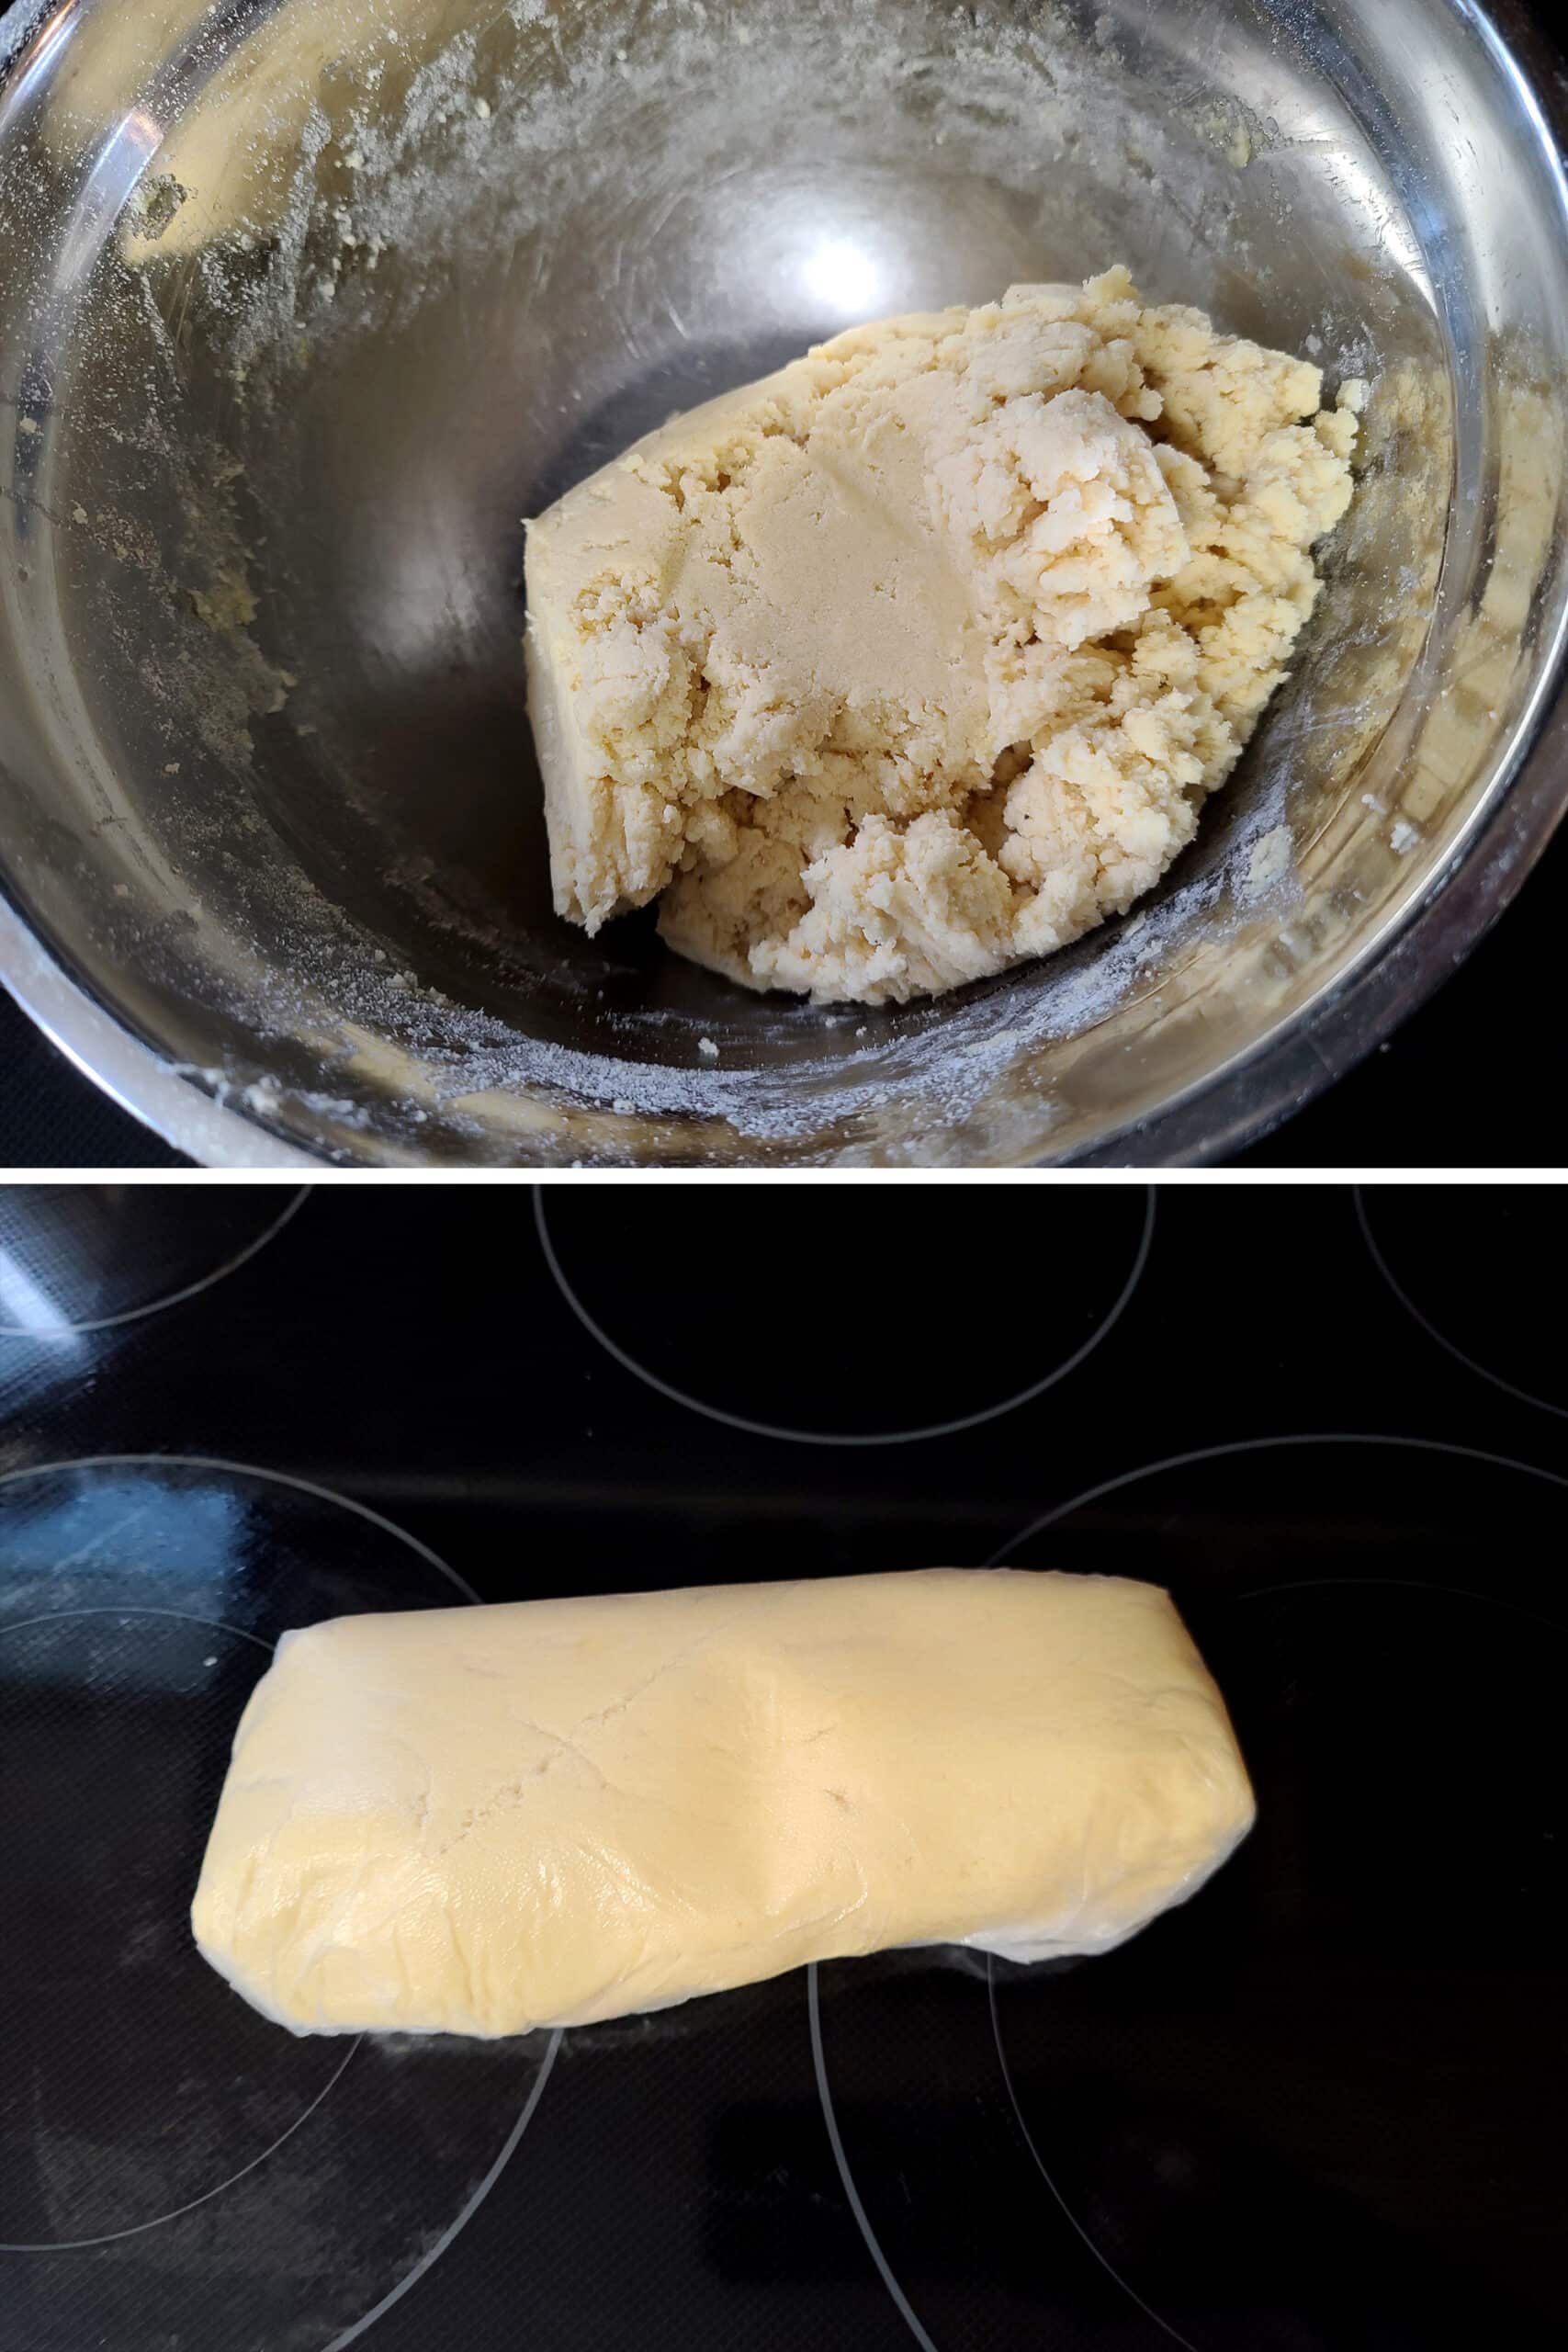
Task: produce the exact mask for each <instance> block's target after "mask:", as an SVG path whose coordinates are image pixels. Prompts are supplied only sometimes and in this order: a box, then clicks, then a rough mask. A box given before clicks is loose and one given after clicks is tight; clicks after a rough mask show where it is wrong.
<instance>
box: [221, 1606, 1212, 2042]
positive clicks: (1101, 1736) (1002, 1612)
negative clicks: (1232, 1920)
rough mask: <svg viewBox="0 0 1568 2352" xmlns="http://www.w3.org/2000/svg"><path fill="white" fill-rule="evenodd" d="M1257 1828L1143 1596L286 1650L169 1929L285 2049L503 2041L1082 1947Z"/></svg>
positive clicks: (331, 1637) (378, 1625) (237, 1745)
mask: <svg viewBox="0 0 1568 2352" xmlns="http://www.w3.org/2000/svg"><path fill="white" fill-rule="evenodd" d="M1251 1819H1252V1795H1251V1791H1250V1789H1249V1787H1248V1785H1247V1773H1246V1770H1245V1769H1244V1767H1243V1765H1242V1761H1241V1758H1240V1757H1239V1755H1238V1754H1237V1751H1236V1746H1235V1738H1234V1736H1233V1734H1232V1732H1231V1728H1230V1724H1229V1722H1228V1721H1227V1719H1226V1715H1225V1711H1224V1703H1223V1702H1222V1701H1221V1699H1220V1695H1219V1693H1218V1691H1216V1690H1215V1688H1214V1686H1213V1682H1212V1681H1211V1680H1210V1679H1209V1677H1208V1675H1207V1673H1206V1672H1205V1671H1204V1668H1203V1665H1202V1661H1201V1659H1200V1657H1199V1656H1198V1654H1197V1652H1196V1650H1195V1649H1194V1648H1193V1646H1192V1643H1191V1641H1190V1638H1189V1636H1188V1634H1187V1633H1186V1631H1185V1629H1184V1628H1183V1626H1182V1623H1181V1621H1180V1619H1179V1616H1178V1615H1177V1613H1176V1611H1175V1609H1174V1607H1173V1606H1172V1604H1171V1602H1170V1600H1169V1598H1168V1595H1166V1594H1165V1593H1163V1592H1161V1591H1159V1590H1157V1589H1156V1588H1155V1587H1154V1586H1152V1585H1144V1584H1134V1583H1129V1582H1127V1581H1126V1580H1124V1579H1122V1578H1118V1577H1075V1576H1053V1575H1032V1574H1028V1573H1024V1572H1018V1571H1012V1570H1007V1569H1000V1570H986V1569H954V1568H936V1569H927V1570H924V1571H920V1572H918V1573H916V1574H912V1575H889V1576H863V1577H832V1578H825V1579H822V1580H819V1581H809V1582H804V1583H792V1584H773V1585H737V1586H715V1587H709V1588H706V1589H699V1590H693V1591H685V1592H657V1593H639V1594H633V1595H623V1596H620V1597H616V1598H611V1599H594V1600H549V1601H529V1602H523V1603H518V1604H515V1605H511V1606H504V1607H498V1608H486V1609H456V1610H441V1611H427V1612H423V1613H416V1614H412V1615H402V1616H369V1617H346V1618H339V1619H336V1620H334V1621H333V1622H332V1623H327V1624H323V1625H313V1626H311V1627H310V1628H308V1629H307V1630H306V1631H304V1632H301V1633H295V1634H286V1635H285V1637H284V1639H283V1640H282V1642H280V1643H279V1645H278V1648H277V1655H276V1660H275V1662H274V1664H273V1666H272V1668H271V1669H270V1671H269V1672H268V1673H267V1674H266V1675H265V1677H264V1678H263V1679H262V1681H261V1682H260V1684H259V1685H258V1686H257V1688H256V1690H255V1691H254V1693H253V1695H252V1698H251V1701H250V1703H249V1705H248V1706H247V1708H246V1710H245V1713H244V1715H243V1720H242V1722H241V1724H240V1728H239V1733H238V1736H236V1739H235V1742H234V1754H233V1760H232V1763H231V1767H230V1771H229V1777H228V1779H227V1781H226V1782H225V1783H224V1788H223V1793H222V1798H221V1801H220V1804H219V1808H218V1815H217V1819H216V1822H215V1823H214V1826H213V1829H212V1835H211V1838H210V1841H209V1846H208V1849H207V1857H206V1860H205V1862H204V1864H203V1866H202V1872H201V1880H200V1884H199V1885H198V1887H197V1894H196V1901H195V1905H194V1907H193V1911H192V1921H193V1925H194V1928H195V1931H196V1939H197V1943H198V1944H199V1946H200V1948H201V1950H202V1951H203V1952H204V1953H205V1954H206V1956H207V1958H208V1959H209V1961H210V1962H212V1964H213V1966H214V1967H215V1968H217V1969H219V1970H220V1972H221V1973H222V1974H223V1975H224V1976H226V1977H227V1978H228V1979H229V1981H230V1982H231V1984H232V1985H235V1986H236V1987H237V1988H238V1989H239V1991H240V1992H242V1993H243V1995H244V1996H245V1997H246V1998H247V1999H248V2000H250V2001H252V2002H254V2004H255V2006H256V2007H258V2008H261V2009H263V2010H265V2012H266V2013H267V2015H269V2016H270V2017H273V2018H276V2019H278V2020H279V2021H280V2022H281V2023H283V2024H285V2025H288V2026H290V2027H292V2028H293V2029H294V2030H296V2031H297V2032H301V2033H306V2032H319V2033H341V2032H350V2031H357V2030H360V2029H361V2028H378V2027H388V2028H399V2029H402V2030H408V2031H412V2032H453V2033H465V2034H485V2035H493V2034H507V2033H520V2032H523V2031H525V2030H526V2029H528V2028H530V2027H533V2026H536V2025H540V2024H578V2023H582V2022H585V2021H587V2020H589V2019H592V2018H613V2017H619V2016H623V2015H626V2014H627V2013H628V2012H631V2011H634V2010H640V2009H650V2008H660V2007H665V2006H667V2005H668V2004H670V2003H671V2002H676V2001H683V2000H686V1999H687V1998H689V1997H690V1996H692V1995H693V1994H697V1993H711V1992H716V1991H718V1990H720V1989H721V1988H723V1987H725V1986H728V1985H742V1984H748V1983H750V1982H753V1981H754V1980H756V1979H757V1978H760V1977H764V1976H773V1975H776V1974H778V1973H780V1972H781V1971H783V1970H784V1969H787V1968H793V1967H795V1966H796V1965H797V1964H798V1963H800V1962H805V1961H808V1960H819V1959H825V1958H827V1957H829V1956H830V1955H834V1954H839V1953H847V1952H867V1951H875V1950H877V1949H879V1948H880V1947H883V1946H886V1945H891V1944H908V1943H936V1942H942V1943H945V1942H964V1943H969V1944H973V1945H976V1946H978V1947H980V1948H981V1949H983V1950H986V1951H998V1952H1005V1953H1007V1954H1009V1955H1010V1956H1011V1957H1013V1958H1017V1959H1034V1958H1043V1957H1046V1956H1048V1955H1051V1954H1055V1953H1062V1952H1086V1951H1103V1950H1105V1949H1106V1948H1107V1947H1109V1946H1110V1945H1112V1944H1116V1943H1119V1942H1121V1941H1122V1939H1123V1938H1124V1937H1126V1936H1129V1935H1131V1934H1133V1933H1134V1930H1135V1929H1136V1928H1140V1927H1142V1926H1143V1925H1144V1924H1145V1921H1147V1920H1148V1919H1150V1918H1152V1917H1154V1915H1155V1914H1156V1912H1158V1911H1160V1910H1163V1909H1164V1908H1165V1907H1166V1906H1167V1905H1169V1904H1172V1903H1176V1902H1179V1901H1180V1900H1182V1899H1183V1898H1184V1897H1185V1896H1187V1895H1188V1894H1191V1893H1192V1891H1193V1890H1194V1888H1196V1887H1197V1886H1198V1885H1200V1884H1201V1882H1202V1881H1203V1880H1204V1879H1205V1878H1206V1877H1207V1876H1208V1875H1209V1873H1210V1872H1211V1871H1213V1870H1214V1869H1215V1868H1216V1867H1217V1865H1218V1864H1219V1863H1220V1862H1222V1861H1223V1860H1224V1858H1225V1856H1226V1855H1227V1854H1228V1853H1230V1851H1231V1850H1232V1849H1233V1848H1234V1847H1235V1844H1236V1842H1237V1840H1238V1839H1239V1838H1241V1837H1242V1836H1243V1835H1244V1834H1245V1832H1246V1830H1247V1827H1248V1826H1249V1824H1250V1822H1251Z"/></svg>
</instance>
